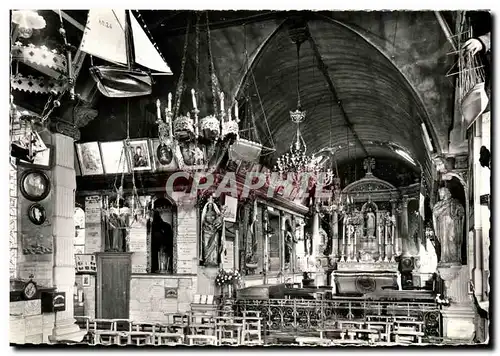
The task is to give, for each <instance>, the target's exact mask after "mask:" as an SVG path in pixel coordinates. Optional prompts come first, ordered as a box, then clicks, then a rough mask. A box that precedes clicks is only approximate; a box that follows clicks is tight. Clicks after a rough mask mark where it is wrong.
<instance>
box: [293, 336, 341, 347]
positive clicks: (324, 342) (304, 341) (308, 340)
mask: <svg viewBox="0 0 500 356" xmlns="http://www.w3.org/2000/svg"><path fill="white" fill-rule="evenodd" d="M295 342H297V343H298V344H299V346H308V345H309V346H311V345H314V346H330V345H331V344H332V340H329V339H322V338H320V337H309V336H299V337H296V338H295Z"/></svg>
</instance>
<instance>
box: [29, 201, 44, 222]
mask: <svg viewBox="0 0 500 356" xmlns="http://www.w3.org/2000/svg"><path fill="white" fill-rule="evenodd" d="M28 218H29V219H30V221H31V222H32V223H33V224H35V225H42V224H43V223H44V222H45V220H46V219H47V213H46V212H45V208H44V207H43V206H42V205H41V204H38V203H35V204H32V205H31V206H30V207H29V208H28Z"/></svg>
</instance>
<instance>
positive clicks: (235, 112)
mask: <svg viewBox="0 0 500 356" xmlns="http://www.w3.org/2000/svg"><path fill="white" fill-rule="evenodd" d="M239 115H240V114H239V110H238V100H235V101H234V119H235V120H236V121H239V118H240V117H239Z"/></svg>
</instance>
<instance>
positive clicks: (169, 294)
mask: <svg viewBox="0 0 500 356" xmlns="http://www.w3.org/2000/svg"><path fill="white" fill-rule="evenodd" d="M177 295H178V294H177V288H172V287H165V298H167V299H171V298H172V299H174V298H177Z"/></svg>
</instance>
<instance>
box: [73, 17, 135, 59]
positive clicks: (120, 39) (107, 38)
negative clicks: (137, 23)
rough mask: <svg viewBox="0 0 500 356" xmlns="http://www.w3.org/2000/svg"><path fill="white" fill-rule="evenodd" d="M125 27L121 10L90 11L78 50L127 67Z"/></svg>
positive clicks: (124, 19)
mask: <svg viewBox="0 0 500 356" xmlns="http://www.w3.org/2000/svg"><path fill="white" fill-rule="evenodd" d="M125 27H126V18H125V11H123V10H112V9H93V10H90V11H89V14H88V18H87V25H86V27H85V32H84V34H83V38H82V42H81V45H80V49H81V50H82V51H83V52H85V53H88V54H90V55H92V56H95V57H98V58H101V59H104V60H106V61H108V62H112V63H118V64H123V65H127V64H128V63H127V41H126V38H125Z"/></svg>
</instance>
